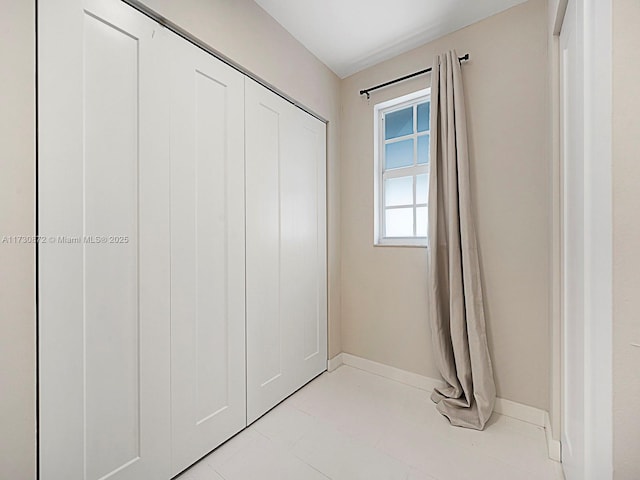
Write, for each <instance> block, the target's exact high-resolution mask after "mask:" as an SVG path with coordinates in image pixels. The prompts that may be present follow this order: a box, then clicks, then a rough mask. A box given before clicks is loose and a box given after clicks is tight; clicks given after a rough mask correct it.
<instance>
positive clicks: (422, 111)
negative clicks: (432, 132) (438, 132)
mask: <svg viewBox="0 0 640 480" xmlns="http://www.w3.org/2000/svg"><path fill="white" fill-rule="evenodd" d="M429 115H431V103H430V102H427V103H421V104H420V105H418V131H419V132H426V131H427V130H429V121H430V118H429Z"/></svg>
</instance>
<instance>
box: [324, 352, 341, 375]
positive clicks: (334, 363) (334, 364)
mask: <svg viewBox="0 0 640 480" xmlns="http://www.w3.org/2000/svg"><path fill="white" fill-rule="evenodd" d="M343 355H344V353H339V354H338V355H336V356H335V357H333V358H330V359H329V361H328V362H327V371H329V372H333V371H334V370H335V369H336V368H338V367H339V366H340V365H342V364H343V361H342V356H343Z"/></svg>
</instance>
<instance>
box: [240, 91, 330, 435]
mask: <svg viewBox="0 0 640 480" xmlns="http://www.w3.org/2000/svg"><path fill="white" fill-rule="evenodd" d="M245 92H246V93H245V102H246V140H245V142H246V168H247V172H246V185H247V206H246V221H247V419H248V421H249V423H250V422H252V421H254V420H255V419H256V418H258V417H259V416H260V415H262V414H263V413H265V412H266V411H267V410H269V409H270V408H271V407H273V406H274V405H276V404H277V403H278V402H280V401H281V400H282V399H284V398H285V397H286V396H288V395H289V394H291V393H292V392H293V391H295V390H296V389H297V388H299V387H301V386H302V385H304V384H305V383H306V382H307V381H309V380H311V379H312V378H313V377H314V376H316V375H317V374H319V373H320V372H322V371H324V370H325V369H326V273H325V271H326V266H325V265H326V258H325V255H326V254H325V244H326V243H325V226H324V225H325V207H324V202H325V200H324V198H325V193H324V189H325V186H324V184H325V173H324V168H325V158H324V156H325V125H324V124H323V123H322V122H319V121H317V120H315V119H314V118H312V117H311V116H309V115H308V114H306V113H304V112H302V111H301V110H299V109H298V108H296V107H294V106H293V105H291V104H290V103H289V102H287V101H285V100H283V99H282V98H280V97H278V96H276V95H275V94H273V93H272V92H270V91H268V90H266V89H265V88H264V87H262V86H260V85H258V84H256V83H255V82H253V81H251V80H246V81H245Z"/></svg>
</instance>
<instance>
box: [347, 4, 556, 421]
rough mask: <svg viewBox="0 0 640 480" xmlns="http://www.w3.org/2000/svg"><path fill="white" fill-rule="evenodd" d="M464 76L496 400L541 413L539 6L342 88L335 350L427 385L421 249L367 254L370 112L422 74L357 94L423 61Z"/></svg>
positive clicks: (544, 76)
mask: <svg viewBox="0 0 640 480" xmlns="http://www.w3.org/2000/svg"><path fill="white" fill-rule="evenodd" d="M450 48H456V49H457V51H458V53H459V54H462V53H466V52H469V53H470V55H471V61H470V62H468V63H466V64H465V65H464V66H463V67H462V68H463V77H464V86H465V90H466V99H467V112H468V126H469V132H470V138H469V142H470V153H471V182H472V196H473V198H474V199H475V200H474V209H475V215H476V225H477V230H478V241H479V250H480V259H481V267H482V271H483V279H484V289H485V300H486V314H487V328H488V336H489V343H490V348H491V351H492V358H493V362H494V369H495V377H496V382H497V389H498V395H499V396H500V397H503V398H507V399H509V400H513V401H516V402H521V403H524V404H527V405H531V406H534V407H539V408H543V409H545V410H547V409H548V408H549V359H550V342H549V310H550V289H549V278H550V271H549V268H550V241H551V233H550V228H551V227H550V220H549V212H550V209H551V205H550V195H551V193H550V160H549V151H550V140H549V126H548V122H549V116H550V115H549V105H548V84H549V79H548V57H547V5H546V1H545V0H530V1H529V2H527V3H525V4H522V5H520V6H517V7H514V8H512V9H510V10H507V11H505V12H503V13H501V14H498V15H496V16H493V17H491V18H488V19H486V20H483V21H481V22H478V23H476V24H474V25H471V26H469V27H467V28H465V29H462V30H460V31H458V32H455V33H452V34H450V35H447V36H445V37H443V38H441V39H438V40H437V41H435V42H432V43H430V44H427V45H425V46H422V47H419V48H417V49H415V50H412V51H410V52H408V53H406V54H403V55H401V56H399V57H396V58H394V59H392V60H389V61H386V62H384V63H382V64H379V65H376V66H374V67H371V68H369V69H367V70H365V71H363V72H360V73H357V74H355V75H353V76H351V77H349V78H347V79H345V80H344V81H343V84H342V103H343V105H342V108H343V113H342V127H343V130H342V306H343V308H342V346H343V350H344V351H345V352H347V353H351V354H354V355H359V356H362V357H365V358H368V359H371V360H375V361H378V362H381V363H385V364H389V365H393V366H395V367H398V368H402V369H406V370H409V371H413V372H416V373H419V374H423V375H428V376H431V377H437V376H438V372H437V369H436V366H435V364H434V362H433V359H432V357H431V350H432V349H431V338H430V332H429V326H428V323H427V305H426V298H425V297H426V273H425V272H426V251H425V249H424V248H398V247H374V246H373V245H372V242H373V216H374V213H373V106H374V104H375V103H378V102H382V101H384V100H387V99H390V98H394V97H397V96H400V95H403V94H406V93H409V92H412V91H416V90H418V89H420V88H424V87H425V86H426V85H427V84H428V82H429V77H428V76H427V77H421V78H418V79H414V80H410V81H407V82H404V83H401V84H399V85H396V86H393V87H391V88H387V89H384V90H381V91H380V92H376V93H375V94H373V95H372V98H371V102H367V100H366V99H365V98H363V97H361V96H359V95H358V91H359V90H360V89H361V88H364V87H369V86H372V85H375V84H377V83H380V82H383V81H386V80H389V79H392V78H394V77H397V76H401V75H403V74H406V73H410V72H413V71H416V70H420V69H422V68H424V67H425V66H428V65H430V64H431V62H432V58H433V55H434V53H439V52H441V51H444V50H447V49H450Z"/></svg>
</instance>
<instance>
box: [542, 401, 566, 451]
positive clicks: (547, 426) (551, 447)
mask: <svg viewBox="0 0 640 480" xmlns="http://www.w3.org/2000/svg"><path fill="white" fill-rule="evenodd" d="M544 434H545V436H546V437H547V450H548V452H549V458H550V459H551V460H555V461H556V462H560V461H562V450H561V446H560V440H556V439H555V438H553V429H552V428H551V419H550V418H549V412H544Z"/></svg>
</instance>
